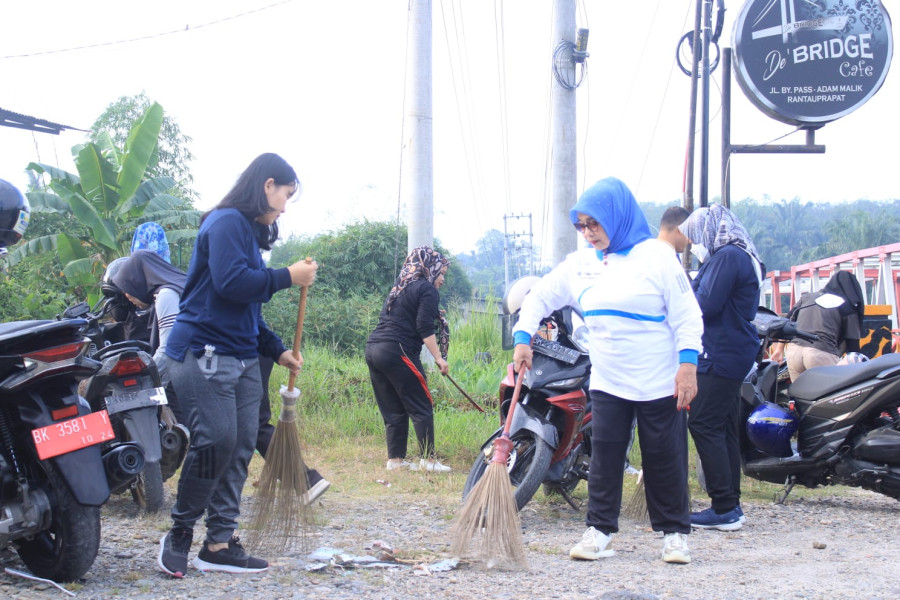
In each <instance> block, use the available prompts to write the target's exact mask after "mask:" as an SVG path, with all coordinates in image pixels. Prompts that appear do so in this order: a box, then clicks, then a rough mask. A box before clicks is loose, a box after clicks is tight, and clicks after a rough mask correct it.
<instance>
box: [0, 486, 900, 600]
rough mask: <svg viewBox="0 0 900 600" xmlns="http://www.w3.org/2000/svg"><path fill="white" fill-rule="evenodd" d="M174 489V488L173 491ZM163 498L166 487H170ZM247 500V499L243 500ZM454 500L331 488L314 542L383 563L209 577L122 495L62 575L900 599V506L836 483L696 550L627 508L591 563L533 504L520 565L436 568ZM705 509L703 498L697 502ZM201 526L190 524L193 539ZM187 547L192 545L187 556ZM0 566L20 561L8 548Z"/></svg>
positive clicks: (766, 508)
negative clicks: (83, 565)
mask: <svg viewBox="0 0 900 600" xmlns="http://www.w3.org/2000/svg"><path fill="white" fill-rule="evenodd" d="M169 495H171V492H169ZM167 499H168V500H169V501H171V497H168V498H167ZM249 501H250V500H249V499H248V500H247V502H249ZM458 508H459V505H458V503H457V502H456V500H455V499H451V498H448V497H447V495H446V494H444V495H442V496H438V495H430V494H428V493H422V494H397V493H394V492H392V489H391V488H389V487H386V486H379V487H378V488H376V490H375V492H374V493H369V492H367V494H366V496H364V497H353V496H350V495H348V494H345V493H342V492H341V491H340V490H339V489H332V490H330V491H329V492H328V493H327V494H326V495H325V496H323V498H322V500H321V502H320V503H319V505H318V507H317V517H318V519H319V521H320V522H321V526H320V527H319V529H318V531H317V533H316V534H315V535H314V536H313V537H312V538H311V539H310V540H309V542H310V543H309V544H308V547H309V549H310V550H316V549H319V550H321V549H335V550H341V551H342V553H344V554H346V555H348V557H359V556H364V555H374V554H377V550H375V549H374V542H376V541H380V542H383V543H384V544H385V545H387V546H390V547H393V549H394V552H393V554H394V557H395V558H396V559H398V562H397V563H396V564H395V565H393V566H391V567H390V568H383V567H369V568H363V567H359V566H354V565H353V564H352V562H353V561H352V560H351V562H350V564H348V565H346V566H343V567H341V566H336V565H334V564H331V565H328V566H324V567H322V568H321V569H320V570H318V571H309V570H308V568H309V566H310V564H311V563H312V562H314V561H312V560H310V558H309V552H307V551H304V550H303V549H302V548H300V547H299V544H297V546H298V547H297V548H296V549H292V550H290V551H288V552H285V553H284V554H283V555H282V556H276V557H272V556H268V558H269V559H270V562H271V563H272V567H271V568H270V569H269V571H267V572H266V573H262V574H258V575H238V576H235V575H224V574H204V573H200V572H198V571H195V570H193V569H191V570H190V572H189V576H188V577H186V578H185V579H183V580H175V579H171V578H168V577H166V576H164V575H162V574H161V573H159V572H158V571H157V570H156V553H157V549H158V541H159V538H160V537H161V535H162V534H163V532H164V531H165V530H166V529H167V528H168V524H169V519H168V515H167V514H165V513H163V514H161V515H159V516H156V517H145V516H144V517H142V516H140V515H138V514H137V513H136V510H135V508H134V507H133V505H132V504H131V501H130V498H128V497H126V496H121V497H117V498H113V499H112V500H111V501H110V503H109V504H108V505H107V506H106V507H105V508H104V515H103V537H102V542H101V548H100V554H99V556H98V557H97V560H96V561H95V563H94V566H93V568H92V569H91V570H90V571H89V572H88V574H87V576H86V578H85V579H84V581H83V582H81V583H79V584H74V585H69V586H67V587H68V589H69V590H70V591H72V592H73V593H74V594H76V597H78V598H90V599H109V598H137V599H147V600H150V599H155V598H218V599H223V600H238V599H244V600H263V599H265V600H271V599H273V598H328V599H329V600H349V599H352V598H378V599H398V600H399V599H407V598H417V599H423V598H441V599H471V598H497V599H520V598H521V599H526V598H527V599H530V598H560V599H562V598H566V599H570V598H601V599H604V600H624V599H640V600H653V599H657V600H667V599H698V600H700V599H703V600H706V599H710V600H712V599H717V600H731V599H734V600H737V599H740V600H747V599H776V598H777V599H798V600H806V599H829V600H836V599H848V600H849V599H853V600H859V599H888V598H900V569H898V568H897V550H896V544H897V541H898V539H900V538H898V535H897V533H896V531H897V524H898V518H900V505H898V503H897V502H896V501H893V500H890V499H888V498H885V497H883V496H879V495H877V494H874V493H869V492H864V491H859V490H847V489H841V490H839V491H838V492H837V493H836V494H835V495H829V496H821V497H815V498H806V499H804V498H793V497H792V498H790V499H789V500H788V502H787V503H786V504H784V505H776V504H771V503H764V502H745V503H744V508H745V512H746V514H747V518H748V522H747V523H746V525H745V526H744V528H743V529H741V530H739V531H736V532H730V533H725V532H719V531H695V532H694V533H693V534H692V535H691V536H690V537H689V544H690V548H691V553H692V557H693V561H692V563H691V564H689V565H670V564H666V563H664V562H662V560H660V556H661V549H662V537H661V535H660V534H657V533H654V532H652V531H650V529H649V526H648V525H647V524H642V523H636V522H634V521H630V520H626V519H623V520H622V521H621V523H620V526H621V530H620V532H619V533H618V534H617V535H616V536H614V538H613V546H614V548H615V549H616V551H617V554H616V556H614V557H612V558H608V559H603V560H601V561H597V562H579V561H573V560H570V559H569V558H568V555H567V552H568V549H569V547H570V546H571V545H572V544H574V543H575V542H576V541H578V539H580V537H581V533H582V532H583V530H584V524H583V513H582V512H576V511H574V510H572V509H571V508H569V507H568V505H566V504H555V503H532V504H529V505H528V506H527V507H526V508H525V509H524V510H523V511H522V514H521V517H522V525H523V529H524V540H525V544H526V546H527V557H528V563H529V569H528V570H527V571H521V572H504V571H496V570H490V571H485V570H484V569H483V568H482V567H481V566H480V565H477V564H468V563H465V562H462V563H460V564H459V565H457V566H456V568H453V569H451V570H446V571H439V570H432V568H431V567H434V566H435V565H438V566H440V565H441V564H445V563H441V561H442V560H445V559H448V558H451V557H450V556H449V554H448V551H449V544H450V538H449V535H450V528H451V526H452V519H453V517H454V515H455V514H456V511H457V510H458ZM696 508H700V506H699V505H698V506H696ZM201 536H202V527H201V528H199V529H198V532H197V533H195V543H194V548H193V549H192V550H193V552H196V551H197V549H198V548H199V543H200V540H201ZM192 555H193V553H192ZM0 567H9V568H13V569H23V568H24V567H23V565H22V564H21V562H20V561H19V560H18V557H17V556H16V555H15V553H14V552H11V551H9V550H6V551H2V552H0ZM0 597H3V598H11V599H22V600H31V599H35V598H42V599H43V598H66V597H68V596H67V594H65V593H64V592H62V591H60V590H57V589H55V588H53V587H51V586H49V585H46V584H40V583H35V582H31V581H26V580H22V579H19V578H16V577H13V576H11V575H8V574H5V573H2V574H0Z"/></svg>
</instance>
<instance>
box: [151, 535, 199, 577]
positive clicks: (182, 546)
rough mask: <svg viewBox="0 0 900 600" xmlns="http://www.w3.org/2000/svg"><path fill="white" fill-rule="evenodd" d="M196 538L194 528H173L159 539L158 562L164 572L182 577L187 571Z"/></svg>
mask: <svg viewBox="0 0 900 600" xmlns="http://www.w3.org/2000/svg"><path fill="white" fill-rule="evenodd" d="M193 538H194V531H193V530H192V529H181V528H173V529H172V530H171V531H169V533H167V534H166V535H164V536H163V538H162V539H161V540H159V556H157V557H156V564H157V565H159V568H160V570H161V571H162V572H163V573H168V574H169V575H171V576H172V577H177V578H179V579H181V578H182V577H184V574H185V573H187V564H188V559H187V557H188V552H189V551H190V549H191V541H192V540H193Z"/></svg>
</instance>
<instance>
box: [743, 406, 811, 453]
mask: <svg viewBox="0 0 900 600" xmlns="http://www.w3.org/2000/svg"><path fill="white" fill-rule="evenodd" d="M799 425H800V419H799V418H798V417H797V414H796V413H795V412H793V411H791V410H788V409H786V408H782V407H780V406H778V405H777V404H772V403H771V402H763V403H762V404H760V405H759V406H757V407H756V408H754V409H753V411H752V412H751V413H750V416H749V417H747V437H748V438H750V443H751V444H753V446H754V447H756V449H757V450H759V451H760V452H763V453H765V454H768V455H769V456H779V457H787V456H791V455H792V454H793V453H794V452H793V451H792V450H791V438H792V437H793V436H794V434H795V433H796V432H797V428H798V427H799Z"/></svg>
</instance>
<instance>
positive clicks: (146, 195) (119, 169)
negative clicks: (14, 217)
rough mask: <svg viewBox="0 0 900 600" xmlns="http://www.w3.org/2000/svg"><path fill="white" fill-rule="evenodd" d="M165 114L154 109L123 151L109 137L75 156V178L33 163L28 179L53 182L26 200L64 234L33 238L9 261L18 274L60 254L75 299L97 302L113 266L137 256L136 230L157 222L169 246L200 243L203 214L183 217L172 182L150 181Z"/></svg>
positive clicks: (137, 125)
mask: <svg viewBox="0 0 900 600" xmlns="http://www.w3.org/2000/svg"><path fill="white" fill-rule="evenodd" d="M162 121H163V109H162V107H161V106H160V105H159V104H156V103H154V104H153V105H152V106H150V107H149V108H148V109H147V111H146V112H145V113H144V114H143V115H142V116H141V117H140V118H139V119H138V120H137V121H136V122H135V123H134V124H133V126H132V127H131V129H130V132H129V135H128V138H127V140H126V142H125V145H124V148H123V149H122V150H120V149H119V148H118V147H117V146H116V145H115V144H114V143H113V141H112V138H111V137H110V136H109V135H105V134H102V133H101V134H98V136H97V142H89V143H87V144H83V145H78V146H75V147H74V148H73V149H72V153H73V156H74V158H75V167H76V170H77V175H76V174H73V173H68V172H66V171H64V170H62V169H58V168H56V167H53V166H50V165H45V164H40V163H31V164H29V165H28V169H29V170H30V171H33V172H35V173H36V174H38V175H42V176H46V177H48V178H49V182H48V183H47V188H46V189H45V190H42V191H31V192H28V194H27V195H28V200H29V202H30V204H31V210H32V212H33V213H55V214H57V215H60V216H61V217H62V218H63V223H62V225H63V226H62V227H61V228H60V229H59V230H58V231H56V232H52V233H47V234H45V235H40V236H38V237H32V236H31V235H28V234H30V233H31V232H30V231H28V232H26V236H27V237H29V238H30V239H29V240H28V241H27V242H26V243H24V244H22V245H20V246H18V247H17V248H16V249H15V251H14V252H11V253H10V255H9V262H10V265H11V266H14V265H15V264H17V263H18V262H20V261H21V260H22V259H23V258H24V257H25V256H26V255H28V254H31V253H41V252H48V251H53V250H55V252H56V254H57V255H58V256H59V261H60V263H61V265H62V273H63V275H64V276H65V280H66V283H67V286H68V288H69V291H70V293H72V294H74V296H75V297H77V298H87V299H88V300H89V301H93V300H94V299H95V298H96V295H97V290H98V289H99V286H98V280H99V279H100V277H101V276H102V274H103V272H104V270H105V269H106V266H107V265H108V264H109V263H110V262H112V261H113V260H114V259H116V258H119V257H121V256H126V255H127V254H129V253H130V250H131V237H132V235H133V233H134V230H135V228H136V227H137V225H138V224H140V223H142V222H144V221H149V220H153V221H156V222H158V223H159V224H160V225H162V226H163V227H173V226H174V227H178V229H175V230H171V229H170V231H168V232H167V236H168V237H169V241H170V242H177V241H179V240H180V239H182V238H190V237H193V236H195V235H196V228H197V225H198V223H199V213H198V212H197V211H193V210H184V206H185V200H184V199H182V198H177V197H175V196H172V195H171V194H168V193H167V192H168V191H169V190H171V189H172V188H173V187H174V186H175V180H174V179H173V178H172V177H169V176H160V177H152V176H151V177H148V171H149V167H150V164H151V162H152V160H153V157H154V155H155V154H156V152H157V151H156V147H157V140H158V139H159V132H160V127H161V125H162Z"/></svg>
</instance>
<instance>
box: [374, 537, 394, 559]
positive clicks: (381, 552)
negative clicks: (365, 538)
mask: <svg viewBox="0 0 900 600" xmlns="http://www.w3.org/2000/svg"><path fill="white" fill-rule="evenodd" d="M369 548H370V549H372V550H374V551H375V556H377V557H378V560H380V561H390V562H395V561H396V559H395V558H394V548H393V546H391V545H390V544H387V543H385V542H382V541H381V540H375V541H374V542H372V545H371V546H369Z"/></svg>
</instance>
